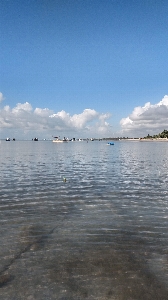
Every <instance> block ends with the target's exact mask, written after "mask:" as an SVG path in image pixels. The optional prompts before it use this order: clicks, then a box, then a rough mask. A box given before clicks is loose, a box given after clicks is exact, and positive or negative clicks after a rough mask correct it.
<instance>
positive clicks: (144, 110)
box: [120, 95, 168, 137]
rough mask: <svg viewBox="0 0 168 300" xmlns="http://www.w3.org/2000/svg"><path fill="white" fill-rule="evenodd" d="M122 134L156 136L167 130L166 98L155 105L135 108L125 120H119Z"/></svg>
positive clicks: (167, 103)
mask: <svg viewBox="0 0 168 300" xmlns="http://www.w3.org/2000/svg"><path fill="white" fill-rule="evenodd" d="M120 125H121V127H122V130H123V134H127V135H134V136H135V135H136V136H137V137H138V136H139V137H140V136H142V137H143V136H146V135H147V134H148V133H150V134H157V133H159V132H161V131H163V130H164V129H167V128H168V96H167V95H166V96H164V98H163V99H162V100H161V101H160V102H158V103H157V104H151V103H150V102H148V103H146V104H145V105H144V106H143V107H141V106H138V107H135V108H134V110H133V112H132V113H131V114H130V115H129V116H128V117H126V118H123V119H121V121H120Z"/></svg>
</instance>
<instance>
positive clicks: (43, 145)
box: [0, 141, 168, 300]
mask: <svg viewBox="0 0 168 300" xmlns="http://www.w3.org/2000/svg"><path fill="white" fill-rule="evenodd" d="M0 154H1V155H0V166H1V173H0V177H1V178H0V185H1V189H0V225H1V226H0V237H1V244H0V260H1V264H0V298H1V299H5V300H12V299H17V300H21V299H28V300H33V299H39V300H46V299H59V300H63V299H64V300H65V299H67V300H71V299H73V300H74V299H75V300H76V299H89V300H90V299H101V300H104V299H113V300H114V299H116V300H128V299H129V300H136V299H137V300H141V299H143V300H144V299H150V300H151V299H152V300H153V299H154V300H155V299H157V300H158V299H160V300H167V299H168V285H167V282H168V230H167V229H168V192H167V185H168V178H167V169H168V161H167V157H168V144H167V143H157V142H156V143H155V142H154V143H140V142H132V143H131V142H116V143H115V145H114V146H113V147H107V146H106V143H104V142H89V143H86V142H81V143H79V142H71V143H66V144H64V143H63V144H55V143H52V142H47V141H45V142H40V141H39V142H38V143H34V142H27V141H25V142H17V141H16V142H10V143H6V142H5V141H4V142H3V141H2V142H1V144H0ZM64 178H66V181H65V180H64Z"/></svg>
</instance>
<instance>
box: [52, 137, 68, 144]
mask: <svg viewBox="0 0 168 300" xmlns="http://www.w3.org/2000/svg"><path fill="white" fill-rule="evenodd" d="M64 142H68V140H67V139H66V138H65V137H64V138H63V140H61V139H59V138H58V137H57V136H55V137H54V140H53V143H64Z"/></svg>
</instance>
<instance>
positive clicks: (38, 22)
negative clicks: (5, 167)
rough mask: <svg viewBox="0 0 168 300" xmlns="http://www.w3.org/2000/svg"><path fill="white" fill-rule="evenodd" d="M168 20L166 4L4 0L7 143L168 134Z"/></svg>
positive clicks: (1, 107) (0, 114)
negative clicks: (32, 138)
mask: <svg viewBox="0 0 168 300" xmlns="http://www.w3.org/2000/svg"><path fill="white" fill-rule="evenodd" d="M167 16H168V1H164V0H163V1H161V0H159V1H158V0H146V1H143V0H141V1H139V0H128V1H124V0H114V1H113V0H101V1H100V0H97V1H96V0H92V1H91V0H29V1H23V0H15V1H13V0H1V2H0V28H1V31H0V44H1V50H0V68H1V75H0V92H1V94H0V138H4V137H6V135H8V136H9V135H11V134H14V135H16V136H17V135H19V136H21V135H22V134H23V136H28V137H29V136H32V134H33V133H36V134H38V135H39V136H40V137H46V136H47V137H51V136H52V135H55V134H57V132H59V134H60V135H61V134H63V135H65V134H69V135H76V136H79V137H80V136H84V137H85V136H93V135H94V136H100V137H102V136H133V135H134V136H145V135H146V134H147V133H148V132H149V133H158V131H162V130H163V129H165V128H167V129H168V120H167V119H168V101H167V97H166V96H165V95H167V94H168V68H167V65H168V55H167V54H168V34H167V31H168V17H167ZM162 99H164V100H163V101H162ZM149 102H150V104H149ZM146 103H148V105H146V106H145V104H146ZM160 106H161V108H162V109H160ZM137 107H139V109H137ZM161 111H163V112H164V114H162V113H161ZM137 112H138V113H137ZM147 112H148V118H147V119H146V115H147ZM37 115H38V121H37ZM149 116H150V118H149ZM156 118H157V121H156ZM51 120H52V121H51ZM166 126H167V127H166Z"/></svg>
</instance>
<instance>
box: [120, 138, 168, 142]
mask: <svg viewBox="0 0 168 300" xmlns="http://www.w3.org/2000/svg"><path fill="white" fill-rule="evenodd" d="M120 141H132V142H168V139H167V138H156V139H155V138H150V139H144V138H137V139H136V138H135V139H120Z"/></svg>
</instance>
